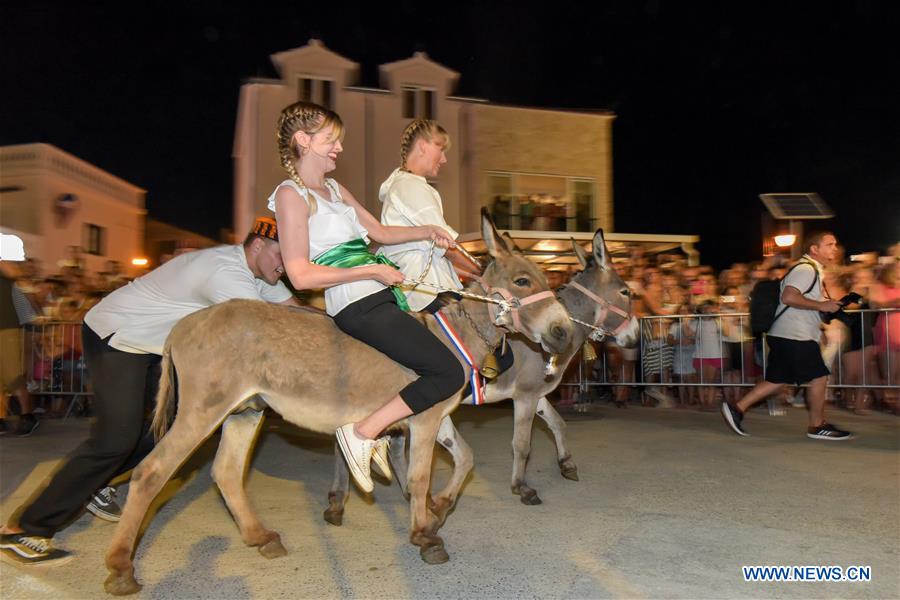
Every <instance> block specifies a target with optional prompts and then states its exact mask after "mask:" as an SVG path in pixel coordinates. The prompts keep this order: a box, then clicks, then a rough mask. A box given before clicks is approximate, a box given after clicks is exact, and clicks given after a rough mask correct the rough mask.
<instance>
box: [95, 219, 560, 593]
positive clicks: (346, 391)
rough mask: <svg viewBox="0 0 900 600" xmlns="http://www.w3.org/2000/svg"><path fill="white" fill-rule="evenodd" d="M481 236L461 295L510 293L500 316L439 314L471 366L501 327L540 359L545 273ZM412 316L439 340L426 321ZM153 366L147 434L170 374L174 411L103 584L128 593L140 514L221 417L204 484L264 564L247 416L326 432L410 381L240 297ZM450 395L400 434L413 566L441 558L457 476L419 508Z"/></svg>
mask: <svg viewBox="0 0 900 600" xmlns="http://www.w3.org/2000/svg"><path fill="white" fill-rule="evenodd" d="M482 235H483V237H484V240H485V243H486V245H487V247H488V251H489V253H490V255H491V256H492V257H493V262H492V263H491V264H490V265H489V266H488V267H487V269H486V270H485V273H484V276H483V278H482V282H481V283H475V284H472V285H471V286H469V288H467V290H468V292H470V293H473V294H480V295H484V296H489V297H490V296H502V297H506V296H511V297H512V301H511V302H508V303H507V307H508V308H509V309H510V310H502V309H501V310H500V311H499V312H498V311H496V310H494V311H493V312H492V311H489V309H488V307H489V303H488V302H485V301H483V300H479V299H469V298H467V299H464V300H462V301H461V302H457V303H454V304H451V305H449V306H448V307H445V309H444V310H443V314H444V316H445V317H446V320H447V321H448V322H449V323H450V324H451V325H452V327H453V328H454V329H455V330H456V331H457V332H458V333H459V335H460V337H461V338H462V341H463V343H464V344H465V346H466V347H467V348H468V350H469V352H470V354H471V355H472V356H473V358H474V361H475V364H481V361H482V360H483V359H484V357H485V356H486V355H487V352H488V347H487V346H488V345H489V344H494V343H496V342H497V341H498V340H499V339H500V336H501V335H502V331H501V326H502V327H504V328H506V329H507V330H510V331H517V332H518V333H521V334H522V335H524V336H526V337H527V338H528V339H530V340H531V341H532V342H534V343H535V344H540V345H541V346H543V347H545V348H546V349H547V351H548V352H553V353H557V352H562V351H563V350H565V348H566V347H567V346H568V344H569V339H570V337H571V336H572V334H573V328H572V325H571V323H570V322H569V320H568V314H567V313H566V311H565V309H564V308H563V307H562V305H561V304H560V303H559V302H558V301H557V300H556V299H555V298H554V297H553V294H552V293H547V292H548V285H547V280H546V278H545V277H544V276H543V274H542V273H541V272H540V270H539V269H538V268H537V267H535V265H534V264H533V263H531V262H530V261H529V260H527V259H526V258H524V257H523V256H522V255H521V254H519V253H518V252H515V251H514V250H513V249H510V248H509V247H508V246H507V244H506V242H505V241H504V240H503V239H502V238H501V237H500V236H498V235H497V231H496V230H495V229H494V226H493V224H492V223H491V221H490V219H489V218H488V217H487V214H486V213H485V212H484V211H483V212H482ZM421 318H422V320H423V323H425V325H426V326H428V327H429V328H430V329H431V330H432V331H435V332H436V335H438V336H439V337H441V339H445V338H444V337H443V334H442V333H440V331H439V330H438V325H437V323H436V320H435V319H434V317H432V316H430V315H429V316H427V317H421ZM445 342H446V343H448V345H450V344H449V342H447V341H446V339H445ZM451 349H452V346H451ZM454 352H456V351H455V350H454ZM460 360H461V359H460ZM461 362H462V360H461ZM162 368H163V373H162V380H161V383H160V391H159V395H158V396H157V406H156V412H155V415H154V429H155V430H156V431H157V432H158V433H162V432H165V430H166V429H167V427H168V423H169V421H170V420H171V417H172V413H173V412H174V408H173V397H174V391H175V390H174V389H173V388H174V381H175V373H176V371H177V388H178V397H179V401H178V412H177V415H176V416H175V418H174V422H173V423H172V425H171V428H170V429H169V430H168V433H166V434H165V435H164V436H163V437H162V439H161V440H160V442H159V444H158V445H157V446H156V448H154V450H153V451H152V452H151V453H150V454H149V455H148V456H147V458H145V459H144V461H143V462H142V463H141V464H140V465H138V467H137V468H136V469H135V471H134V473H133V475H132V481H131V490H130V492H129V494H128V500H127V502H126V504H125V509H124V511H123V514H122V519H121V521H120V522H119V524H118V526H117V527H116V530H115V533H114V534H113V537H112V540H111V542H110V545H109V549H108V551H107V553H106V566H107V568H108V569H109V571H110V575H109V577H108V578H107V580H106V582H105V588H106V591H107V592H109V593H112V594H117V595H121V594H131V593H135V592H137V591H139V590H140V587H141V586H140V585H139V584H138V583H137V581H136V580H135V578H134V564H133V562H132V556H133V552H134V549H135V543H136V540H137V537H138V534H139V531H140V527H141V523H142V521H143V519H144V517H145V515H146V512H147V508H148V506H149V505H150V502H151V501H152V499H153V498H154V497H155V496H156V495H157V494H158V493H159V491H160V489H161V488H162V487H163V485H164V484H165V483H166V481H167V480H168V479H169V478H170V477H171V476H172V475H173V474H174V473H175V471H176V470H177V469H178V467H179V465H181V464H182V463H183V462H184V460H185V459H187V458H188V456H190V455H191V454H192V453H193V452H194V451H195V450H196V448H197V447H198V446H199V445H200V444H201V443H202V442H203V441H204V440H205V439H206V438H207V437H209V436H210V435H211V434H212V433H213V432H214V431H215V430H216V429H217V428H218V427H219V426H220V425H222V423H223V422H224V426H223V427H222V435H221V441H220V442H219V448H218V451H217V453H216V458H215V461H214V463H213V469H212V474H213V478H214V480H215V481H216V483H217V485H218V487H219V489H220V491H221V492H222V496H223V497H224V499H225V502H226V504H227V505H228V508H229V509H230V511H231V513H232V515H233V516H234V519H235V521H236V522H237V525H238V528H239V529H240V532H241V537H242V538H243V540H244V542H245V543H246V544H247V545H248V546H257V547H258V548H259V552H260V553H261V554H262V555H263V556H265V557H267V558H274V557H278V556H282V555H284V554H286V550H285V548H284V546H283V545H282V543H281V538H280V536H279V535H278V533H276V532H275V531H272V530H269V529H267V528H266V527H265V526H264V525H263V524H262V523H261V522H260V520H259V518H258V517H257V516H256V514H255V512H254V510H253V508H252V506H251V504H250V501H249V499H248V497H247V495H246V492H245V490H244V484H243V475H244V470H245V468H246V466H247V464H248V459H249V455H250V451H251V449H252V446H253V441H254V439H255V436H256V434H257V431H258V429H259V426H260V423H261V421H262V412H261V410H259V409H261V407H262V406H268V407H270V408H271V409H273V410H275V411H276V412H278V413H279V414H281V415H282V416H283V417H284V418H285V419H286V420H288V421H290V422H291V423H294V424H296V425H298V426H300V427H303V428H306V429H310V430H313V431H318V432H321V433H326V434H333V432H334V430H335V429H336V428H337V427H338V426H339V425H341V424H343V423H348V422H352V421H357V420H359V419H361V418H362V417H364V416H365V415H367V414H369V413H371V412H372V411H373V410H375V409H376V408H378V406H379V405H380V404H381V403H383V402H384V401H385V399H387V398H391V397H393V396H394V395H395V394H397V392H398V391H399V390H400V389H402V387H403V386H404V385H406V384H407V383H408V382H409V381H411V380H412V379H413V377H414V374H413V373H411V372H410V371H408V370H407V369H405V368H403V367H401V366H400V365H398V364H397V363H395V362H394V361H392V360H390V359H389V358H387V357H386V356H385V355H383V354H381V353H380V352H378V351H377V350H374V349H373V348H371V347H370V346H368V345H366V344H364V343H362V342H359V341H357V340H355V339H353V338H351V337H349V336H347V335H345V334H343V333H342V332H341V331H340V330H338V328H337V327H336V326H335V325H334V323H333V322H332V320H331V319H329V318H327V317H325V316H322V315H319V314H314V313H311V312H309V311H303V310H296V309H290V308H287V307H282V306H275V305H271V304H267V303H264V302H255V301H248V300H232V301H230V302H226V303H224V304H219V305H216V306H213V307H210V308H207V309H204V310H202V311H199V312H196V313H194V314H192V315H190V316H188V317H186V318H185V319H183V320H182V321H181V322H179V324H178V325H176V326H175V328H174V329H173V330H172V333H171V334H170V336H169V338H168V339H167V340H166V346H165V349H164V352H163V363H162ZM461 395H462V390H460V392H458V393H457V394H455V395H454V396H452V397H450V398H448V399H447V400H444V401H443V402H440V403H438V404H436V405H435V406H433V407H431V408H430V409H428V410H427V411H425V412H423V413H421V414H418V415H415V416H412V417H410V418H409V419H407V420H406V423H407V426H408V428H409V432H410V439H411V442H410V460H409V468H408V471H407V473H406V474H405V477H406V482H407V489H408V493H409V495H410V521H411V523H410V541H411V543H412V544H414V545H416V546H419V548H420V555H421V557H422V559H423V560H424V561H425V562H427V563H432V564H433V563H441V562H445V561H447V560H448V559H449V556H448V554H447V552H446V551H445V549H444V542H443V540H442V539H441V538H440V537H439V536H438V530H439V529H440V527H441V526H442V525H443V523H444V520H445V519H446V517H447V514H448V512H449V511H450V510H451V509H452V508H453V506H454V504H455V502H456V490H458V489H459V487H460V486H461V484H462V479H464V478H465V476H466V474H467V473H468V469H465V472H463V470H462V469H460V470H459V472H458V473H455V474H454V478H453V479H452V480H451V481H450V482H449V483H448V484H447V486H446V488H445V489H444V490H442V491H441V492H440V493H438V494H437V495H435V496H433V498H431V501H430V502H429V495H428V494H429V491H430V486H431V459H432V453H433V449H434V444H435V438H436V436H437V432H438V428H439V426H440V423H441V420H442V419H443V418H444V417H446V416H447V415H449V414H450V413H451V412H452V411H453V410H454V409H455V408H456V406H457V405H458V404H459V401H460V398H461ZM470 467H471V465H470ZM457 479H459V481H457Z"/></svg>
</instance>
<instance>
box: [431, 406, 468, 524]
mask: <svg viewBox="0 0 900 600" xmlns="http://www.w3.org/2000/svg"><path fill="white" fill-rule="evenodd" d="M437 442H438V443H439V444H440V445H441V446H443V447H444V448H446V450H447V451H448V452H449V453H450V455H451V456H452V457H453V473H452V475H451V476H450V480H449V481H448V482H447V485H446V486H445V487H444V489H443V490H441V492H440V493H439V494H438V495H437V496H435V497H434V498H433V500H432V503H431V511H432V512H433V513H434V515H435V516H436V517H437V518H438V527H442V526H443V525H444V521H446V520H447V515H448V514H449V512H450V511H451V510H452V509H453V507H454V506H456V500H457V498H458V497H459V490H460V489H461V488H462V485H463V482H465V480H466V477H467V476H468V475H469V472H470V471H471V470H472V467H473V466H474V464H475V461H474V460H473V459H472V448H471V447H470V446H469V444H467V443H466V440H464V439H463V437H462V436H461V435H460V434H459V431H457V429H456V427H455V426H454V425H453V421H452V420H451V419H450V415H447V416H446V417H444V418H443V419H442V420H441V428H440V429H439V430H438V435H437Z"/></svg>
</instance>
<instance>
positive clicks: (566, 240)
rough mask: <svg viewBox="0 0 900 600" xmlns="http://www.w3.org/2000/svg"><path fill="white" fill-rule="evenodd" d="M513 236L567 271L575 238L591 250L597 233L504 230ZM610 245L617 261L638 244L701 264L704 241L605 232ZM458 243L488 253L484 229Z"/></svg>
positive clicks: (547, 265) (573, 261)
mask: <svg viewBox="0 0 900 600" xmlns="http://www.w3.org/2000/svg"><path fill="white" fill-rule="evenodd" d="M500 233H501V234H503V233H507V234H509V236H510V237H512V239H513V241H514V242H515V243H516V246H518V247H519V249H520V250H521V251H522V252H523V253H524V254H525V255H526V256H527V257H528V258H530V259H531V260H533V261H534V262H536V263H538V264H539V265H540V266H541V267H542V268H544V269H547V270H556V269H560V270H565V269H567V268H568V267H569V266H571V265H577V264H578V257H576V256H575V252H574V251H573V250H572V242H571V240H573V239H574V240H575V241H576V242H578V243H579V244H581V246H582V247H583V248H584V249H585V250H586V251H587V252H590V251H591V241H592V240H593V239H594V233H593V232H583V231H521V230H500ZM603 237H604V239H605V240H606V246H607V248H608V249H609V252H610V254H612V256H613V260H615V259H616V258H625V257H627V256H628V255H629V252H630V250H631V249H632V248H634V247H635V246H642V247H643V249H644V253H645V254H659V253H661V252H670V251H673V250H676V251H681V252H684V253H685V254H686V255H687V258H688V264H690V265H696V264H699V263H700V253H699V252H697V250H696V249H695V248H694V244H696V243H697V242H699V241H700V236H698V235H666V234H655V233H614V232H611V233H604V236H603ZM457 242H459V243H461V244H462V246H463V247H464V248H465V249H466V250H467V251H468V252H469V253H471V254H473V255H475V256H482V255H484V254H487V248H485V245H484V241H483V240H482V239H481V232H477V233H466V234H462V235H460V236H459V239H458V240H457Z"/></svg>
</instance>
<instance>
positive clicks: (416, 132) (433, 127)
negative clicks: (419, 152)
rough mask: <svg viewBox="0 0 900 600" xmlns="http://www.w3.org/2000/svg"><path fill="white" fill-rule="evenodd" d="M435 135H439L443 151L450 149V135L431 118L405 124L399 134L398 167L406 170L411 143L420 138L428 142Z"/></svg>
mask: <svg viewBox="0 0 900 600" xmlns="http://www.w3.org/2000/svg"><path fill="white" fill-rule="evenodd" d="M435 136H441V138H443V139H442V142H443V146H444V151H445V152H446V151H447V150H449V149H450V135H449V134H448V133H447V132H446V131H445V130H444V128H443V127H441V126H440V125H438V122H437V121H434V120H432V119H416V120H415V121H413V122H412V123H410V124H409V125H407V126H406V128H405V129H404V130H403V133H402V134H401V135H400V168H401V169H404V170H406V171H408V170H409V169H407V167H406V160H407V159H408V158H409V151H410V150H412V147H413V145H414V144H415V143H416V142H417V141H418V140H419V139H421V138H424V139H426V140H428V141H429V142H430V141H432V140H434V138H435Z"/></svg>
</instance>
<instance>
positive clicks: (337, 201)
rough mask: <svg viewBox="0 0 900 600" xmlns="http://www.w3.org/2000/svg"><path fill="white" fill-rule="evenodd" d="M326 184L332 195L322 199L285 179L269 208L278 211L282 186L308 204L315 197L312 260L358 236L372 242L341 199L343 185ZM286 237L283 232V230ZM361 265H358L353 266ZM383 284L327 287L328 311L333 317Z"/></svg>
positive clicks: (369, 281) (371, 281)
mask: <svg viewBox="0 0 900 600" xmlns="http://www.w3.org/2000/svg"><path fill="white" fill-rule="evenodd" d="M325 184H326V185H327V186H328V188H329V189H330V190H331V198H323V197H322V196H320V195H319V194H317V193H316V192H314V191H312V190H310V189H308V188H305V187H304V188H301V187H300V186H299V185H297V183H296V182H294V181H293V180H291V179H285V180H284V181H282V182H281V183H280V184H278V187H276V188H275V191H274V192H272V195H271V196H269V210H271V211H272V212H275V194H276V193H277V192H278V190H279V189H280V188H281V187H283V186H288V187H290V188H292V189H293V190H294V191H295V192H297V194H299V195H300V197H301V198H303V200H305V201H306V202H307V203H309V199H308V198H307V194H309V193H311V194H313V195H314V196H315V197H316V212H315V214H313V215H310V217H309V260H310V261H313V260H315V259H316V258H318V257H319V256H321V255H322V254H324V253H325V252H327V251H329V250H331V249H332V248H334V247H335V246H340V245H341V244H343V243H345V242H349V241H352V240H355V239H358V238H362V239H363V240H365V242H366V243H367V244H368V243H369V232H368V231H367V230H366V228H365V227H363V226H362V224H361V223H360V222H359V217H358V216H357V214H356V211H355V210H354V209H353V207H352V206H350V205H349V204H345V203H344V200H343V198H341V193H340V187H339V186H338V184H337V182H336V181H335V180H334V179H326V180H325ZM281 235H282V236H284V232H282V233H281ZM352 268H359V267H352ZM386 287H387V286H385V285H384V284H383V283H381V282H379V281H375V280H374V279H364V280H362V281H351V282H350V283H342V284H340V285H335V286H332V287H330V288H326V289H325V312H327V313H328V314H329V315H331V316H332V317H333V316H334V315H336V314H338V313H339V312H341V311H342V310H343V309H344V308H346V307H347V305H348V304H351V303H353V302H356V301H357V300H360V299H362V298H365V297H366V296H371V295H372V294H375V293H377V292H380V291H381V290H383V289H385V288H386Z"/></svg>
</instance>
